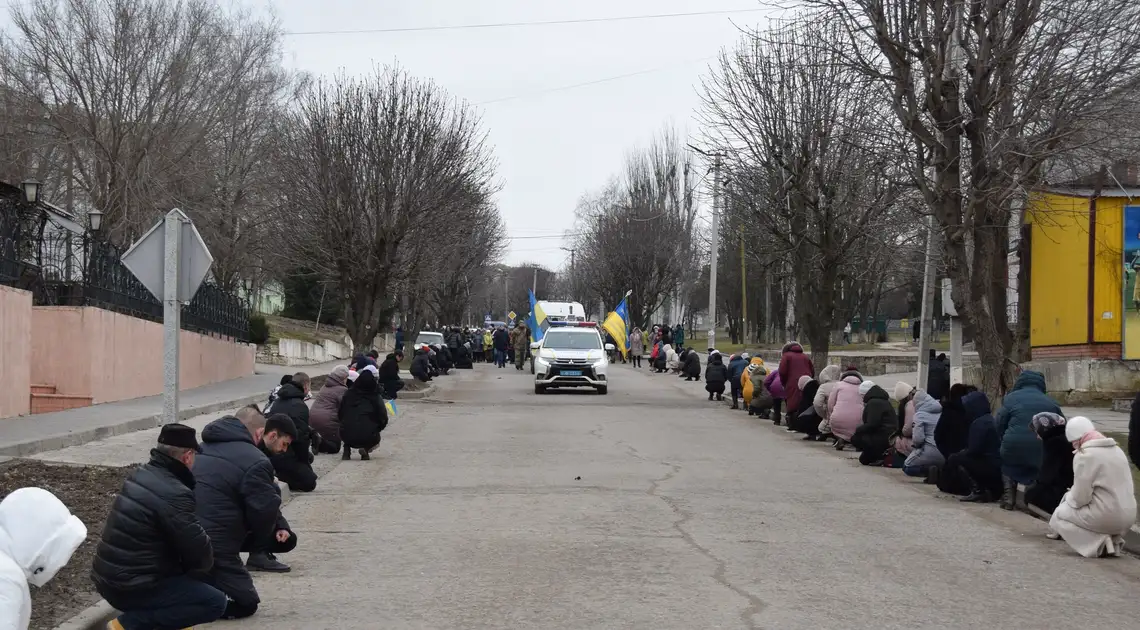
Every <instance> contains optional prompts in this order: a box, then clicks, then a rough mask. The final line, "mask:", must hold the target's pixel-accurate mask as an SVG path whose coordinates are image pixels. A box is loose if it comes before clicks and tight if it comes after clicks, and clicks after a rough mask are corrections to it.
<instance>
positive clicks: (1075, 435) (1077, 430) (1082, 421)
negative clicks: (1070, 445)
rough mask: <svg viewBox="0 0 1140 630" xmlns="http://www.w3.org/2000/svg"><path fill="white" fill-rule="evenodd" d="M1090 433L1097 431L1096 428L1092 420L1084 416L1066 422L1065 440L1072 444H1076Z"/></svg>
mask: <svg viewBox="0 0 1140 630" xmlns="http://www.w3.org/2000/svg"><path fill="white" fill-rule="evenodd" d="M1090 431H1096V427H1094V426H1093V423H1092V420H1089V419H1088V418H1086V417H1084V416H1076V417H1074V418H1069V419H1068V421H1066V422H1065V439H1066V440H1068V441H1070V442H1076V441H1077V440H1079V439H1081V438H1083V437H1084V436H1085V434H1086V433H1089V432H1090Z"/></svg>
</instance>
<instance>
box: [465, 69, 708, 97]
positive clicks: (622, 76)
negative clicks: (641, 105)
mask: <svg viewBox="0 0 1140 630" xmlns="http://www.w3.org/2000/svg"><path fill="white" fill-rule="evenodd" d="M711 59H715V57H704V58H702V59H693V60H690V61H685V62H682V63H679V64H674V65H671V66H662V67H660V68H650V69H648V70H638V71H637V72H629V73H627V74H619V75H615V76H612V77H605V78H602V79H594V80H593V81H585V82H583V83H574V84H571V85H561V86H558V87H552V88H547V89H545V90H538V91H536V92H525V93H523V94H515V95H514V96H504V97H502V98H495V99H491V100H489V101H482V102H479V103H475V104H474V105H475V106H476V107H479V106H482V105H490V104H491V103H502V102H503V101H513V100H515V99H520V98H529V97H531V96H541V95H543V94H549V93H551V92H562V91H564V90H573V89H576V88H580V87H588V86H591V85H597V84H599V83H606V82H609V81H617V80H619V79H628V78H630V77H636V76H640V75H643V74H652V73H654V72H662V71H664V70H672V69H674V68H679V67H681V66H687V65H689V64H693V63H699V62H702V61H709V60H711Z"/></svg>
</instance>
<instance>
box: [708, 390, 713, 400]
mask: <svg viewBox="0 0 1140 630" xmlns="http://www.w3.org/2000/svg"><path fill="white" fill-rule="evenodd" d="M709 400H713V393H712V392H709Z"/></svg>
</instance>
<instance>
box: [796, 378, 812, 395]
mask: <svg viewBox="0 0 1140 630" xmlns="http://www.w3.org/2000/svg"><path fill="white" fill-rule="evenodd" d="M810 382H811V377H810V376H808V375H807V374H804V375H803V376H801V377H800V380H799V382H798V383H796V384H797V385H799V387H800V391H803V389H804V388H805V387H807V384H808V383H810Z"/></svg>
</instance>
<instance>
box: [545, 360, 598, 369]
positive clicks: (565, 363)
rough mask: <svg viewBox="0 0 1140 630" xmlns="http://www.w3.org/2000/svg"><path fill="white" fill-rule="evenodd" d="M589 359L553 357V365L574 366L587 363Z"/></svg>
mask: <svg viewBox="0 0 1140 630" xmlns="http://www.w3.org/2000/svg"><path fill="white" fill-rule="evenodd" d="M589 364H590V360H589V359H555V360H554V365H555V366H557V367H565V368H576V367H582V366H585V365H589Z"/></svg>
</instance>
